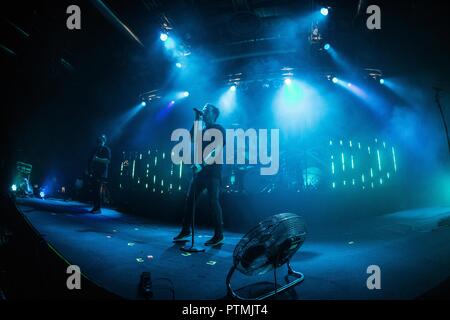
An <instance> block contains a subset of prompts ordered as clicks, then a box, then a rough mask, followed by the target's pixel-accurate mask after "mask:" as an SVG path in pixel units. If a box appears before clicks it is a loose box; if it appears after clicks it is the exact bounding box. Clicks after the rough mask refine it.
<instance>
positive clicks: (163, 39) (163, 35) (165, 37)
mask: <svg viewBox="0 0 450 320" xmlns="http://www.w3.org/2000/svg"><path fill="white" fill-rule="evenodd" d="M159 39H160V40H161V41H163V42H165V41H167V39H169V36H168V35H167V33H164V32H161V34H160V35H159Z"/></svg>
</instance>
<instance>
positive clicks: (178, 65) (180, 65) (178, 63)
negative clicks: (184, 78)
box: [175, 62, 183, 68]
mask: <svg viewBox="0 0 450 320" xmlns="http://www.w3.org/2000/svg"><path fill="white" fill-rule="evenodd" d="M175 65H176V67H177V68H181V67H182V66H183V65H182V64H181V63H180V62H177V63H176V64H175Z"/></svg>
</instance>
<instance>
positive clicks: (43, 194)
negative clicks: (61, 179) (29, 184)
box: [39, 191, 45, 199]
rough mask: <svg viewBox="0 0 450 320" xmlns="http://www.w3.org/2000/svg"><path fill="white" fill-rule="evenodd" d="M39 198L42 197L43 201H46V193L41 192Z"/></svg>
mask: <svg viewBox="0 0 450 320" xmlns="http://www.w3.org/2000/svg"><path fill="white" fill-rule="evenodd" d="M39 196H40V197H41V198H42V199H44V198H45V192H44V191H41V192H39Z"/></svg>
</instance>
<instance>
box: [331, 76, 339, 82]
mask: <svg viewBox="0 0 450 320" xmlns="http://www.w3.org/2000/svg"><path fill="white" fill-rule="evenodd" d="M331 81H333V83H338V81H339V79H338V78H336V77H333V79H331Z"/></svg>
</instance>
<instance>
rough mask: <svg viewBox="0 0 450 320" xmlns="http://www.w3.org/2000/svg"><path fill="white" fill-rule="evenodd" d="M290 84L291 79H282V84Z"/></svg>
mask: <svg viewBox="0 0 450 320" xmlns="http://www.w3.org/2000/svg"><path fill="white" fill-rule="evenodd" d="M291 83H292V80H291V78H286V79H284V84H287V85H290V84H291Z"/></svg>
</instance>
